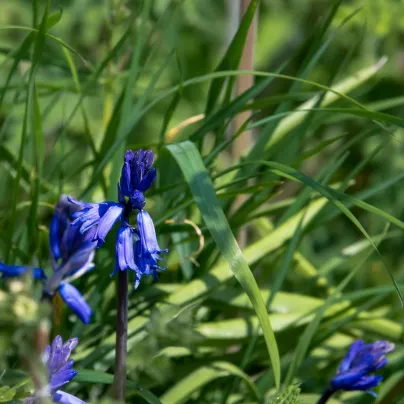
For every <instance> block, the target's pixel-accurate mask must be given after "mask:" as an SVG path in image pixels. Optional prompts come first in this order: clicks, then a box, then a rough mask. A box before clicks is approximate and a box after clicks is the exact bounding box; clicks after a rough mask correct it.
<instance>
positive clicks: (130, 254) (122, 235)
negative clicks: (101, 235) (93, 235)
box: [115, 224, 136, 271]
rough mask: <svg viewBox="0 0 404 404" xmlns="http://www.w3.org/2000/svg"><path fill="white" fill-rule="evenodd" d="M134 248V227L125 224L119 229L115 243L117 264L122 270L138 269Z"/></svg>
mask: <svg viewBox="0 0 404 404" xmlns="http://www.w3.org/2000/svg"><path fill="white" fill-rule="evenodd" d="M133 248H134V245H133V229H132V228H131V227H130V226H128V225H126V224H123V225H122V226H121V227H120V228H119V230H118V233H117V237H116V245H115V257H116V264H117V265H118V268H119V269H120V270H121V271H126V270H127V269H132V270H135V269H136V265H135V257H134V251H133Z"/></svg>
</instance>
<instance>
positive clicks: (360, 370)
mask: <svg viewBox="0 0 404 404" xmlns="http://www.w3.org/2000/svg"><path fill="white" fill-rule="evenodd" d="M393 349H394V344H392V343H390V342H389V341H376V342H374V343H373V344H366V343H365V342H364V341H362V340H356V341H355V342H354V343H353V344H352V345H351V347H350V348H349V350H348V352H347V354H346V356H345V358H344V359H343V360H342V362H341V364H340V365H339V367H338V370H337V374H336V375H335V376H334V377H333V378H332V379H331V382H330V385H329V388H328V390H327V391H326V393H325V394H324V395H323V397H322V398H321V399H320V401H319V403H325V402H326V401H327V399H328V398H329V397H330V396H331V395H332V394H333V393H334V392H336V391H338V390H344V391H352V390H362V391H367V392H368V393H370V394H372V395H375V393H374V392H373V391H371V390H370V389H372V388H373V387H376V386H378V385H379V384H380V382H381V381H382V380H383V377H382V376H379V375H372V374H370V373H373V372H376V370H378V369H380V368H382V367H383V366H385V365H386V364H387V358H386V356H385V355H386V354H387V353H389V352H391V351H392V350H393Z"/></svg>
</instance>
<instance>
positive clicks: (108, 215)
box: [93, 204, 124, 246]
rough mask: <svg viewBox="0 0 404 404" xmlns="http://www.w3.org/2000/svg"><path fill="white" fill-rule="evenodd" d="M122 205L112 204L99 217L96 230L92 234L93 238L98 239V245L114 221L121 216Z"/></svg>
mask: <svg viewBox="0 0 404 404" xmlns="http://www.w3.org/2000/svg"><path fill="white" fill-rule="evenodd" d="M123 210H124V207H123V206H121V205H120V204H114V205H112V206H110V207H109V208H108V210H107V211H106V212H105V214H104V215H103V216H102V217H101V219H100V223H99V224H98V230H97V233H96V235H95V236H94V238H93V239H94V240H97V241H98V246H100V245H101V244H102V243H103V242H104V240H105V237H106V235H107V234H108V232H109V231H110V230H111V228H112V226H113V225H114V224H115V222H116V221H117V220H118V219H119V218H120V217H121V216H122V213H123Z"/></svg>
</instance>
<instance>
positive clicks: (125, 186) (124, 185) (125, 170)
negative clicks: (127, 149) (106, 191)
mask: <svg viewBox="0 0 404 404" xmlns="http://www.w3.org/2000/svg"><path fill="white" fill-rule="evenodd" d="M120 186H121V187H120V188H121V192H122V193H123V194H124V195H125V196H130V194H131V192H132V184H131V166H130V162H126V161H125V162H124V163H123V166H122V171H121V179H120Z"/></svg>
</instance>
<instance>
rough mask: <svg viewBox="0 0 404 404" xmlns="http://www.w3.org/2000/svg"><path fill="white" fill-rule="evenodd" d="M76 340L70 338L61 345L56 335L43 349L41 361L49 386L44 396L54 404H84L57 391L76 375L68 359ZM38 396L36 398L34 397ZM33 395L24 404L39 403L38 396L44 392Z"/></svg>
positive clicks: (61, 341) (71, 396)
mask: <svg viewBox="0 0 404 404" xmlns="http://www.w3.org/2000/svg"><path fill="white" fill-rule="evenodd" d="M77 343H78V339H77V338H72V339H69V340H67V341H66V342H65V343H64V344H63V340H62V338H61V337H60V336H59V335H58V336H57V337H56V338H55V339H54V340H53V342H52V344H51V345H48V346H47V347H46V349H45V352H44V354H43V357H42V361H43V363H44V364H45V366H46V368H47V370H48V378H49V379H48V380H49V384H48V386H47V388H46V395H47V396H48V397H49V398H50V399H51V400H52V401H53V402H54V403H62V404H86V403H85V401H83V400H80V399H79V398H78V397H75V396H73V395H72V394H69V393H65V392H64V391H61V390H59V389H60V388H61V387H62V386H64V385H65V384H67V383H69V382H70V381H71V380H72V379H73V378H74V377H75V376H76V375H77V371H76V370H74V369H73V364H74V361H73V360H72V359H69V357H70V354H71V352H72V350H73V349H74V348H75V347H76V346H77ZM36 394H38V396H37V395H36ZM36 394H35V395H33V396H31V397H28V398H27V399H26V400H25V404H31V403H35V402H36V401H39V398H40V397H39V395H41V394H42V395H43V394H44V392H36Z"/></svg>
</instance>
